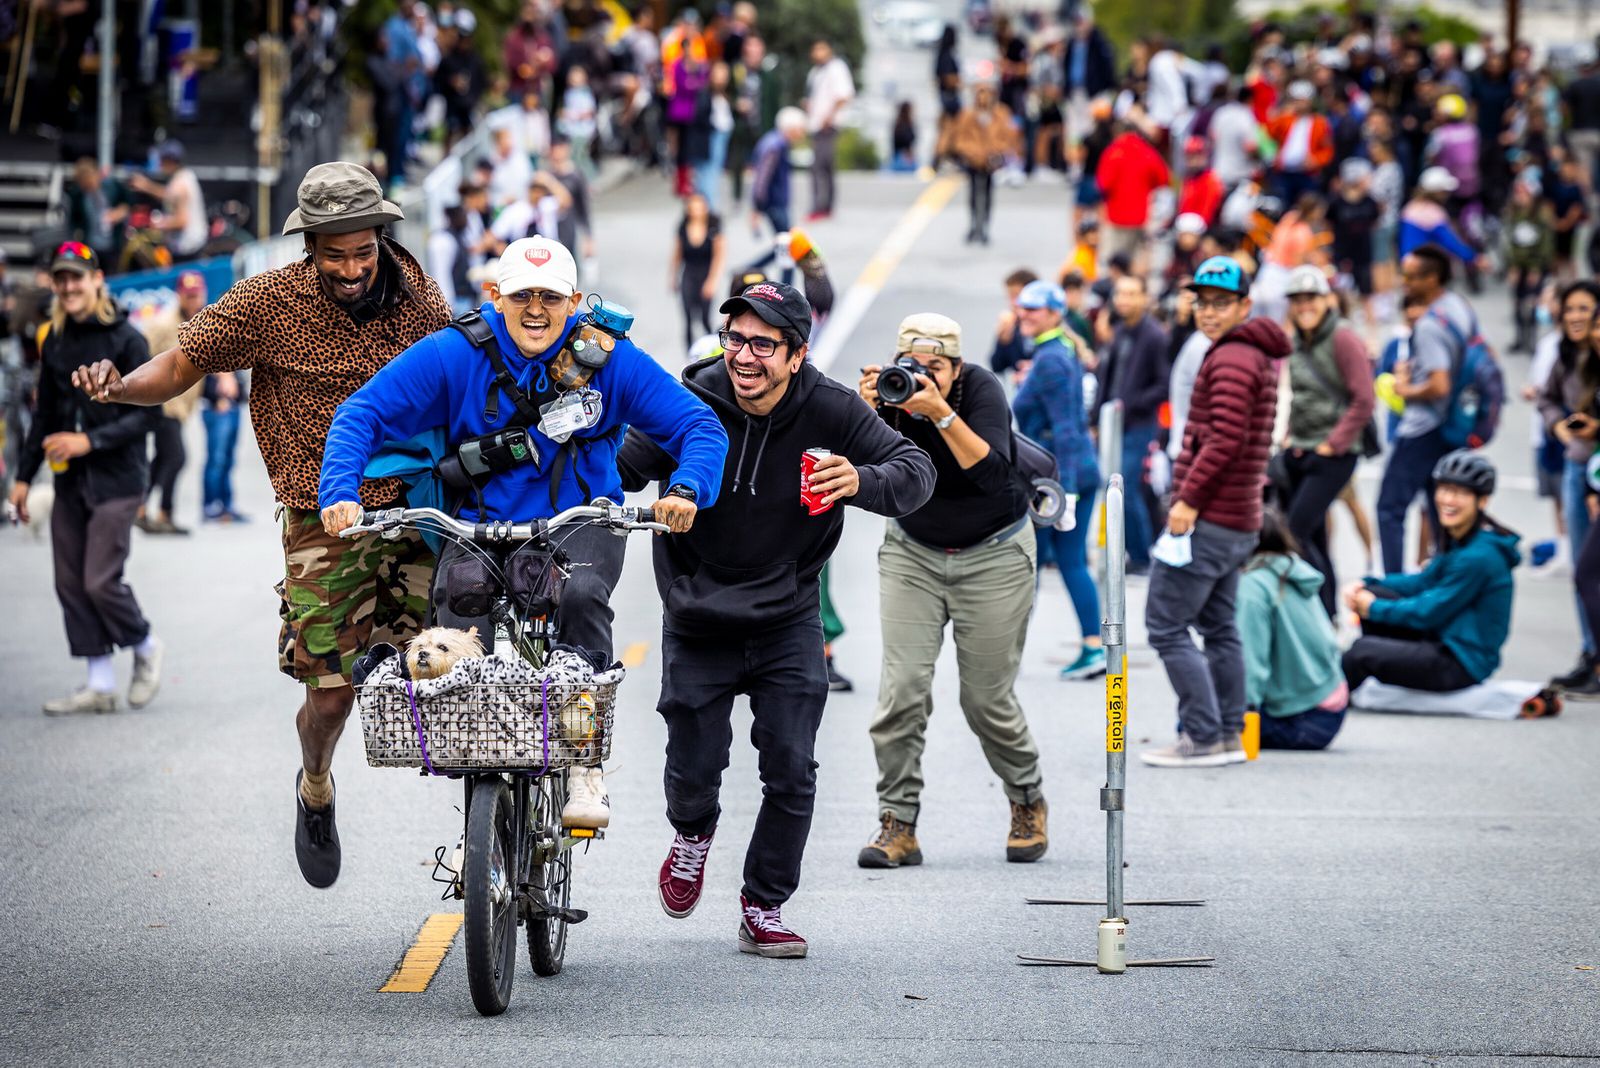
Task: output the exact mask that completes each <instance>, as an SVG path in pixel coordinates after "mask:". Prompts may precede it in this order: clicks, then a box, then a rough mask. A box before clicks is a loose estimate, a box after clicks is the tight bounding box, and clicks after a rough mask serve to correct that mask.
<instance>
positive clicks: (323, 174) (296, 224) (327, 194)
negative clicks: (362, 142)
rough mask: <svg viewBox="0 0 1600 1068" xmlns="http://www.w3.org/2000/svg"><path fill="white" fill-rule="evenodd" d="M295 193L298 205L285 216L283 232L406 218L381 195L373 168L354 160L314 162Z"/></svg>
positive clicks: (335, 229) (329, 230) (350, 228)
mask: <svg viewBox="0 0 1600 1068" xmlns="http://www.w3.org/2000/svg"><path fill="white" fill-rule="evenodd" d="M296 195H297V197H298V199H299V201H300V206H299V207H298V208H296V209H295V210H294V211H291V212H290V213H289V217H288V218H287V219H286V220H284V223H283V232H284V233H285V234H299V233H304V232H306V231H308V230H309V231H311V232H312V233H318V234H349V233H354V232H355V231H357V230H366V229H369V228H371V227H375V226H385V225H387V224H389V223H392V222H399V221H400V220H401V219H404V218H405V213H404V212H402V211H401V210H400V207H399V205H397V204H392V203H390V202H389V201H387V200H385V199H383V187H382V186H380V185H379V184H378V179H377V178H375V177H374V176H373V174H372V172H371V171H369V170H367V169H366V168H365V167H362V166H360V165H359V164H356V163H319V164H317V165H316V166H315V167H312V168H311V169H310V170H309V171H306V176H305V177H304V178H303V179H301V180H300V189H299V191H298V192H297V194H296Z"/></svg>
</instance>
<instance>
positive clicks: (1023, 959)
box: [1017, 953, 1217, 968]
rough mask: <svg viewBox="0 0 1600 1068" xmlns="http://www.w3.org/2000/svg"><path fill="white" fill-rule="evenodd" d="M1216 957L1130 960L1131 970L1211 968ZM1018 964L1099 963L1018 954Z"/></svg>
mask: <svg viewBox="0 0 1600 1068" xmlns="http://www.w3.org/2000/svg"><path fill="white" fill-rule="evenodd" d="M1216 959H1217V958H1215V957H1158V958H1156V959H1154V960H1130V961H1128V967H1130V968H1209V967H1211V965H1212V964H1214V963H1215V962H1216ZM1017 963H1018V964H1021V965H1023V966H1025V967H1027V966H1033V967H1039V966H1041V965H1042V966H1044V967H1076V968H1098V967H1099V966H1100V965H1099V962H1098V961H1092V960H1072V959H1070V958H1067V957H1030V956H1028V955H1027V954H1024V953H1018V954H1017Z"/></svg>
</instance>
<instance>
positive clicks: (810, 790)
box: [656, 617, 828, 908]
mask: <svg viewBox="0 0 1600 1068" xmlns="http://www.w3.org/2000/svg"><path fill="white" fill-rule="evenodd" d="M661 665H662V666H661V701H660V703H659V704H658V705H657V706H656V709H657V711H659V712H660V713H661V715H662V718H663V719H665V720H666V721H667V764H666V773H665V775H664V781H665V786H666V794H667V819H668V820H670V821H671V822H672V826H673V827H674V828H675V829H676V830H677V831H678V833H679V834H707V833H709V832H710V831H712V830H714V829H715V828H716V826H717V817H718V816H720V815H721V813H722V808H721V806H720V805H719V804H718V803H717V795H718V793H719V792H720V791H721V789H722V773H723V771H725V770H726V769H727V767H728V754H729V751H730V750H731V749H732V747H733V719H732V716H733V699H734V697H735V695H737V694H741V693H742V694H748V695H749V697H750V711H751V712H753V713H754V714H755V722H754V723H753V724H752V725H751V727H750V742H751V744H752V745H754V746H755V747H756V751H757V753H758V754H759V767H760V773H761V793H762V799H761V812H760V814H759V815H757V817H756V826H755V831H754V832H753V833H752V834H751V836H750V847H749V849H748V850H746V852H745V857H744V895H745V897H747V898H749V899H750V900H752V901H757V902H760V903H761V904H762V905H765V906H767V907H769V908H776V907H778V906H779V905H782V904H783V903H784V902H785V901H787V900H789V898H790V897H791V896H793V894H794V891H795V888H796V887H797V886H799V885H800V861H801V859H802V858H803V857H804V855H805V851H806V839H807V838H808V837H809V836H810V834H811V811H812V807H813V805H814V803H815V801H816V792H817V762H816V760H815V759H813V757H814V754H815V752H816V743H817V728H818V727H820V726H821V725H822V709H823V706H824V705H825V704H826V702H827V699H828V675H827V671H826V669H825V667H824V664H823V656H822V620H821V618H820V617H816V618H812V619H807V620H805V621H803V622H800V623H795V624H792V625H790V626H788V627H785V628H783V629H781V630H776V631H767V632H765V633H763V634H759V635H743V636H741V635H726V636H721V637H714V638H689V637H683V636H680V635H677V634H674V633H672V632H671V631H670V630H663V631H662V634H661Z"/></svg>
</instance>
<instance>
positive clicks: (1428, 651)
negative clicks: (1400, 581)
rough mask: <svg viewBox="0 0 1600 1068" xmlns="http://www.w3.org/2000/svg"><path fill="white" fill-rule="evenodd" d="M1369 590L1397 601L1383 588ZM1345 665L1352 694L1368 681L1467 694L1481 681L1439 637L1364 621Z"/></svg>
mask: <svg viewBox="0 0 1600 1068" xmlns="http://www.w3.org/2000/svg"><path fill="white" fill-rule="evenodd" d="M1367 588H1368V589H1370V590H1371V591H1372V592H1373V593H1375V594H1376V595H1377V596H1378V597H1379V599H1381V600H1394V599H1396V594H1394V593H1393V592H1391V591H1389V590H1386V589H1384V588H1383V587H1382V586H1368V587H1367ZM1343 665H1344V678H1345V681H1346V682H1347V683H1349V685H1350V689H1352V690H1354V689H1355V688H1356V687H1357V686H1360V685H1361V684H1362V683H1363V682H1365V681H1367V679H1369V678H1371V679H1377V680H1378V681H1379V682H1386V683H1388V684H1389V685H1391V686H1404V687H1405V688H1406V689H1408V690H1427V691H1429V692H1430V693H1448V692H1449V691H1451V690H1465V689H1466V688H1467V687H1468V686H1476V685H1477V684H1478V682H1479V681H1480V680H1478V679H1475V678H1473V677H1472V676H1471V675H1470V674H1469V673H1468V672H1467V669H1466V668H1464V667H1462V666H1461V661H1459V660H1457V659H1456V656H1455V654H1454V653H1452V652H1451V651H1450V650H1449V649H1448V648H1447V647H1446V646H1445V644H1444V642H1441V641H1440V640H1439V636H1438V635H1436V634H1424V633H1423V632H1422V631H1420V630H1412V629H1411V628H1410V627H1397V626H1392V625H1389V624H1385V623H1374V622H1372V621H1371V620H1362V621H1361V637H1359V638H1357V639H1356V640H1355V643H1354V644H1353V645H1351V646H1350V648H1349V649H1347V650H1345V654H1344V660H1343Z"/></svg>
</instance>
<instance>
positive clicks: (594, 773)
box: [561, 768, 611, 830]
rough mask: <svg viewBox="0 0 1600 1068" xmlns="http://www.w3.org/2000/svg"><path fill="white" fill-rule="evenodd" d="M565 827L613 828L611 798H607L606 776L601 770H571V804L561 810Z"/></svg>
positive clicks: (569, 789) (569, 791)
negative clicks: (611, 826)
mask: <svg viewBox="0 0 1600 1068" xmlns="http://www.w3.org/2000/svg"><path fill="white" fill-rule="evenodd" d="M561 825H562V826H563V827H587V828H590V829H593V830H598V829H599V828H601V827H608V826H610V825H611V798H609V797H607V796H606V781H605V773H604V772H602V771H601V770H600V769H599V768H568V769H567V803H566V805H565V806H564V807H563V808H562V809H561Z"/></svg>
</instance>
